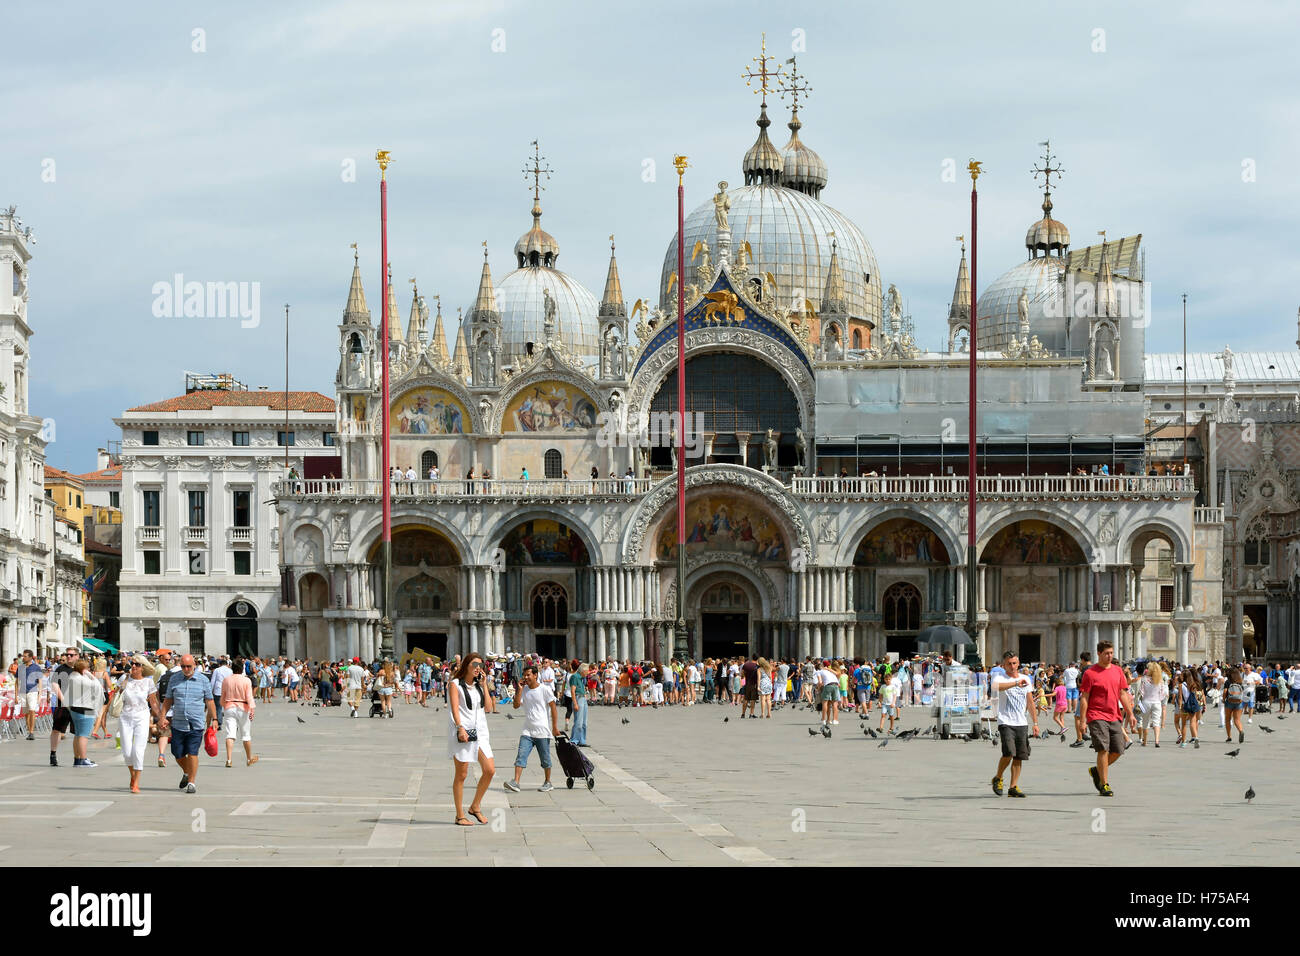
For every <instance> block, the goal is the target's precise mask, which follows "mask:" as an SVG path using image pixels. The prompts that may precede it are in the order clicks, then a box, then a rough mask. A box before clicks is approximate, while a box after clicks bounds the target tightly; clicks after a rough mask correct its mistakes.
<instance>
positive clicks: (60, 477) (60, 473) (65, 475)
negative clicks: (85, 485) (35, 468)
mask: <svg viewBox="0 0 1300 956" xmlns="http://www.w3.org/2000/svg"><path fill="white" fill-rule="evenodd" d="M45 480H46V481H70V482H77V483H79V482H80V481H81V476H80V475H74V474H73V473H72V472H70V471H64V470H63V469H62V468H55V467H54V466H53V465H46V466H45Z"/></svg>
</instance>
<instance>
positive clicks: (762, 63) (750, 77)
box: [740, 33, 781, 106]
mask: <svg viewBox="0 0 1300 956" xmlns="http://www.w3.org/2000/svg"><path fill="white" fill-rule="evenodd" d="M769 60H772V61H775V60H776V57H774V56H768V55H767V34H766V33H764V34H763V55H762V56H756V57H754V62H755V63H757V64H758V69H757V70H754V69H753V68H751V69H749V70H747V71H745V72H744V73H742V74H740V76H741V78H742V79H743V80H744V81H745V85H746V86H748V87H750V88H753V86H754V80H755V79H757V80H758V81H759V84H758V87H759V88H758V89H757V90H754V92H755V93H759V92H761V93H762V94H763V105H764V106H766V105H767V90H768V81H769V79H770V80H771V81H772V82H773V83H776V82H777V81H779V80H780V79H781V66H780V64H777V66H776V69H769V68H768V65H767V63H768V61H769ZM773 88H775V87H773Z"/></svg>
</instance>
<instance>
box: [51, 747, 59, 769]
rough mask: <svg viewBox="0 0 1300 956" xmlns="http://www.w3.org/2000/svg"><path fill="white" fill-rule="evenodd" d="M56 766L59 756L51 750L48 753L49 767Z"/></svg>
mask: <svg viewBox="0 0 1300 956" xmlns="http://www.w3.org/2000/svg"><path fill="white" fill-rule="evenodd" d="M58 765H59V755H58V754H57V753H55V752H54V751H53V750H51V751H50V766H51V767H57V766H58Z"/></svg>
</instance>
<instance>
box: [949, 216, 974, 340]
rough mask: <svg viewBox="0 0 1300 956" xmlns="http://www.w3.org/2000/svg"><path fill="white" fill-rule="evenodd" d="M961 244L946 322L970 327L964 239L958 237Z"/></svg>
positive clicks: (968, 284) (967, 273)
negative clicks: (955, 282)
mask: <svg viewBox="0 0 1300 956" xmlns="http://www.w3.org/2000/svg"><path fill="white" fill-rule="evenodd" d="M957 241H958V242H960V243H961V263H960V264H959V265H958V266H957V284H956V285H955V286H953V290H952V302H950V303H949V305H948V321H949V322H950V323H964V324H965V325H966V327H967V328H969V327H970V270H969V269H968V268H967V266H966V237H965V236H958V237H957Z"/></svg>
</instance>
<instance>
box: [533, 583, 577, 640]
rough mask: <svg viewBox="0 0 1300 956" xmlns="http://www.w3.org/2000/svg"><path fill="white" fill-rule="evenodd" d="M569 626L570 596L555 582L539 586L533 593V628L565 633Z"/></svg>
mask: <svg viewBox="0 0 1300 956" xmlns="http://www.w3.org/2000/svg"><path fill="white" fill-rule="evenodd" d="M568 626H569V596H568V594H567V593H566V592H565V590H564V588H562V587H560V585H558V584H556V583H555V582H554V581H547V582H546V583H544V584H539V585H538V586H537V590H535V591H534V592H533V628H534V630H538V631H563V630H566V629H567V628H568Z"/></svg>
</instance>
